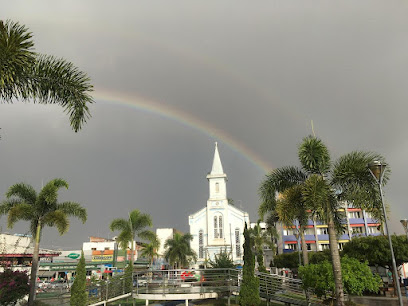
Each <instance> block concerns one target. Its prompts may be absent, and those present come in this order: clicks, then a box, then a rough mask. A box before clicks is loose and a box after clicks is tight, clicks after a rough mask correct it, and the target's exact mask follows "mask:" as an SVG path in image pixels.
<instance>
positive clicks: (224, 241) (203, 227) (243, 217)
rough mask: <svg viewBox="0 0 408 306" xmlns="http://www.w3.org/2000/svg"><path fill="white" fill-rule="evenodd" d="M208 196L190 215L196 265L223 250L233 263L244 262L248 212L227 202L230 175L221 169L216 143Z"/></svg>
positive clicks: (201, 263)
mask: <svg viewBox="0 0 408 306" xmlns="http://www.w3.org/2000/svg"><path fill="white" fill-rule="evenodd" d="M207 179H208V185H209V197H208V200H207V205H206V206H205V207H203V208H202V209H200V210H199V211H198V212H196V213H195V214H193V215H190V216H189V225H190V234H191V235H192V236H193V240H192V241H191V248H192V249H193V250H194V251H195V252H196V253H197V259H198V260H197V266H201V265H204V264H205V262H206V261H207V260H209V259H211V260H214V255H215V254H218V253H220V251H221V250H223V251H224V250H227V252H229V253H230V254H231V257H232V259H233V260H234V263H236V264H243V255H244V253H243V247H242V244H243V243H244V236H243V232H244V227H245V222H246V223H247V224H248V227H249V226H250V223H249V216H248V213H246V212H244V211H242V210H240V209H238V208H236V207H235V206H233V205H232V204H229V203H228V198H227V175H226V174H225V173H224V170H223V168H222V164H221V159H220V154H219V152H218V146H217V143H215V152H214V160H213V165H212V169H211V172H210V173H209V174H208V175H207Z"/></svg>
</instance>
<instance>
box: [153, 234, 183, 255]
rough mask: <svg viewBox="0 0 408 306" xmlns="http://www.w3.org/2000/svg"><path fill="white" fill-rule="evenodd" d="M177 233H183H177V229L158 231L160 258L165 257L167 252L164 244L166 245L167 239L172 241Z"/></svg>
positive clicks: (158, 252)
mask: <svg viewBox="0 0 408 306" xmlns="http://www.w3.org/2000/svg"><path fill="white" fill-rule="evenodd" d="M175 233H181V232H179V231H177V230H176V229H175V228H158V229H156V235H157V238H158V239H159V241H160V246H159V249H158V250H157V254H158V256H159V257H164V253H165V252H166V250H165V248H164V244H165V243H166V240H167V239H172V238H173V236H174V234H175Z"/></svg>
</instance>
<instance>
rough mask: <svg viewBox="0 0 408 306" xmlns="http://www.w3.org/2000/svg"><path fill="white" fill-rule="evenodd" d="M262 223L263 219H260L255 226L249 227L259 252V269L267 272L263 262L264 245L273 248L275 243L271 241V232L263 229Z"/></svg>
mask: <svg viewBox="0 0 408 306" xmlns="http://www.w3.org/2000/svg"><path fill="white" fill-rule="evenodd" d="M260 223H261V220H258V222H257V223H256V224H255V226H254V227H253V228H251V229H249V236H250V238H251V239H252V240H253V242H254V247H255V252H256V253H257V261H258V270H259V271H260V272H266V268H265V265H264V262H263V261H264V258H263V253H264V246H268V247H269V248H271V249H273V248H274V244H273V243H272V241H271V238H270V235H269V232H268V231H265V230H263V229H262V227H261V225H260Z"/></svg>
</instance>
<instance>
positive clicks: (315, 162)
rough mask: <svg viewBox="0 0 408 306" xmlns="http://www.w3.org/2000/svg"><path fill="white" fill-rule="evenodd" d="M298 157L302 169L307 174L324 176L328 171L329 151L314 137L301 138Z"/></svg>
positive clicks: (329, 165)
mask: <svg viewBox="0 0 408 306" xmlns="http://www.w3.org/2000/svg"><path fill="white" fill-rule="evenodd" d="M298 156H299V161H300V163H301V164H302V167H303V169H305V170H306V171H307V172H308V173H311V174H312V173H314V174H321V175H325V174H327V173H328V172H329V170H330V167H331V164H330V154H329V150H328V149H327V147H326V145H325V144H324V143H323V142H322V141H321V140H320V139H319V138H316V137H314V136H308V137H305V138H303V141H302V143H301V144H300V145H299V149H298Z"/></svg>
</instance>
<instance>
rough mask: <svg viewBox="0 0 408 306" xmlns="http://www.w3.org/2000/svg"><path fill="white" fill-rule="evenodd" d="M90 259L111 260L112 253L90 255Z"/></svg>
mask: <svg viewBox="0 0 408 306" xmlns="http://www.w3.org/2000/svg"><path fill="white" fill-rule="evenodd" d="M92 261H113V255H92Z"/></svg>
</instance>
